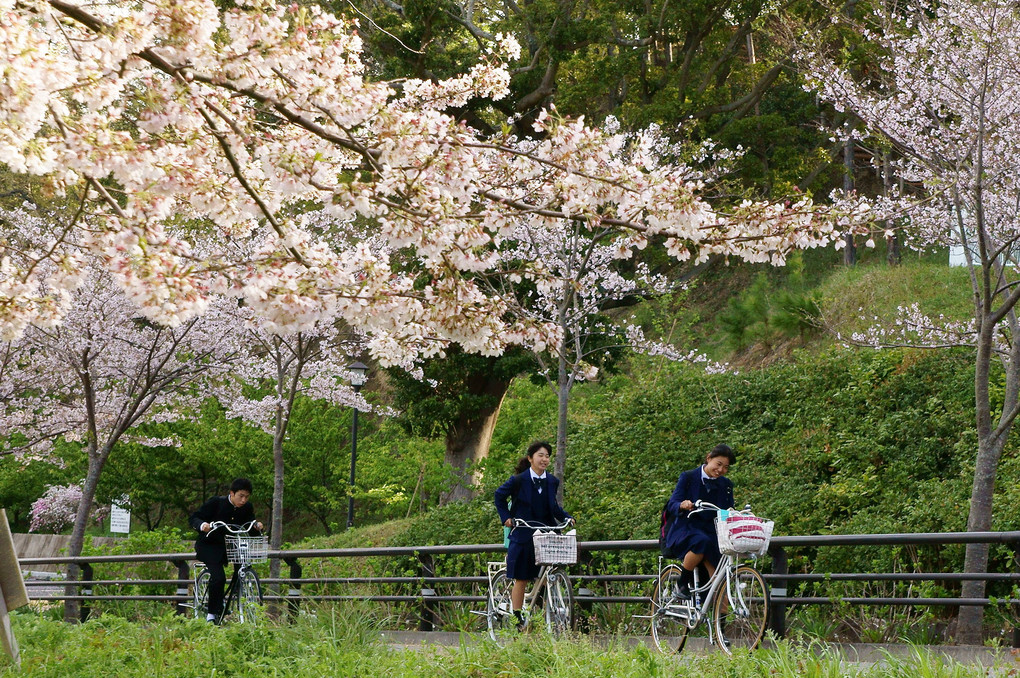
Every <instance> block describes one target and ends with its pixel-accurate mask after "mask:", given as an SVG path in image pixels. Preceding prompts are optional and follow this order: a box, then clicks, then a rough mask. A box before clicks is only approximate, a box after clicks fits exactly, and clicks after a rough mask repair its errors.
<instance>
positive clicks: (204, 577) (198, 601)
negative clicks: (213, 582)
mask: <svg viewBox="0 0 1020 678" xmlns="http://www.w3.org/2000/svg"><path fill="white" fill-rule="evenodd" d="M191 607H192V608H193V610H194V613H195V618H196V619H205V614H206V612H208V611H209V570H207V569H205V568H202V570H200V571H199V573H198V575H197V576H196V577H195V584H194V586H193V587H192V589H191Z"/></svg>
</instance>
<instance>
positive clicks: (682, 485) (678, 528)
mask: <svg viewBox="0 0 1020 678" xmlns="http://www.w3.org/2000/svg"><path fill="white" fill-rule="evenodd" d="M699 499H701V500H702V501H707V502H709V503H712V504H715V505H716V506H718V507H719V508H723V509H729V508H732V507H733V481H731V480H730V479H729V478H727V477H725V476H723V477H721V478H719V479H718V480H717V481H715V483H714V484H713V487H712V488H711V489H709V487H706V486H705V485H704V484H703V483H702V482H701V466H699V467H698V468H694V469H691V470H690V471H684V472H683V473H681V474H680V477H679V478H678V479H677V481H676V488H675V489H674V490H673V494H672V495H670V497H669V501H667V502H666V512H667V513H668V514H669V515H671V516H674V517H676V520H674V521H673V524H672V525H670V528H669V532H667V533H666V546H667V547H669V548H671V549H672V548H676V547H678V546H679V545H680V543H681V542H682V541H683V540H684V539H685V538H686V537H687V536H689V535H690V534H691V533H692V532H700V533H702V534H709V535H714V534H715V524H714V523H713V520H714V519H715V511H702V512H700V513H695V514H694V515H693V516H688V515H687V511H681V510H680V504H681V502H683V501H684V500H690V501H692V502H695V501H697V500H699Z"/></svg>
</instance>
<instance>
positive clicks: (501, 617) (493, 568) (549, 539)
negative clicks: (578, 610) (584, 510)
mask: <svg viewBox="0 0 1020 678" xmlns="http://www.w3.org/2000/svg"><path fill="white" fill-rule="evenodd" d="M572 524H573V523H572V521H569V520H568V521H567V522H564V523H562V524H560V525H541V524H538V523H529V522H527V521H526V520H520V519H515V520H514V526H515V527H528V528H532V529H534V530H535V536H534V540H535V564H536V565H540V566H541V567H540V568H539V571H538V577H536V578H535V583H534V584H533V585H532V587H531V591H530V592H528V593H527V594H526V595H525V596H524V607H523V608H522V610H521V613H522V616H523V617H524V626H525V628H527V627H529V626H530V625H531V620H532V610H534V609H536V608H537V607H539V606H542V607H543V609H544V612H545V624H546V628H547V629H548V630H549V632H550V633H552V634H560V633H564V632H566V631H568V630H570V628H571V625H572V623H573V618H574V591H573V589H572V588H571V585H570V576H569V575H568V574H567V571H566V569H565V566H567V565H573V564H575V563H576V562H577V535H576V534H574V533H573V532H571V533H569V534H563V530H565V529H566V528H568V527H570V526H571V525H572ZM488 578H489V591H488V597H487V600H486V606H485V613H484V614H485V616H486V619H487V621H488V628H489V636H490V637H491V638H492V639H493V640H498V639H499V637H500V635H501V634H503V633H505V632H506V630H508V629H513V628H515V627H516V626H517V623H518V621H517V617H516V616H515V615H514V613H513V610H512V608H511V604H510V592H511V590H512V589H513V586H514V580H513V579H510V578H509V577H507V572H506V562H498V563H497V562H492V563H489V564H488Z"/></svg>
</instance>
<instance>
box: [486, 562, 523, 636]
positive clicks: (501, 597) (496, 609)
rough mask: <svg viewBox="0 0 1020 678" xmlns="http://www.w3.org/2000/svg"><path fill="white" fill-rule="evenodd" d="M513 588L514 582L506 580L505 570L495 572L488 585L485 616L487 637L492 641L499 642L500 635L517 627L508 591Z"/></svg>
mask: <svg viewBox="0 0 1020 678" xmlns="http://www.w3.org/2000/svg"><path fill="white" fill-rule="evenodd" d="M513 587H514V582H513V580H512V579H508V578H507V576H506V570H500V571H499V572H497V573H496V575H495V576H494V577H493V578H492V582H491V583H490V585H489V597H488V600H487V601H486V603H485V616H486V618H487V621H488V625H489V637H490V638H492V639H493V640H499V636H500V634H503V633H506V632H507V630H508V629H512V628H514V627H515V626H516V625H517V617H515V616H514V613H513V608H512V606H511V604H510V591H511V590H512V589H513Z"/></svg>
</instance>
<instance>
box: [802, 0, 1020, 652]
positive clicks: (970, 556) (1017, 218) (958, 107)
mask: <svg viewBox="0 0 1020 678" xmlns="http://www.w3.org/2000/svg"><path fill="white" fill-rule="evenodd" d="M856 29H857V30H858V31H859V32H860V34H861V35H863V36H864V37H865V38H867V39H869V40H872V41H874V42H875V43H876V45H877V46H878V48H879V49H878V50H875V64H874V65H875V67H874V68H873V69H870V70H869V71H868V73H866V74H858V75H857V77H854V74H852V73H851V72H848V71H847V70H846V69H844V68H841V67H838V66H836V65H835V62H834V60H831V59H828V58H826V56H825V53H824V45H812V46H811V48H810V49H809V50H807V52H806V53H805V54H804V55H803V60H804V63H805V65H806V67H807V70H808V72H809V75H810V80H811V85H812V86H813V87H814V88H815V89H816V90H817V91H818V92H819V93H820V94H821V95H822V96H823V97H825V98H826V99H828V100H829V101H831V102H832V103H833V105H835V106H836V107H837V108H840V109H843V110H847V111H850V112H852V113H853V114H854V115H856V116H857V117H859V118H860V120H862V121H863V123H864V124H865V125H866V126H867V127H868V128H869V129H870V131H872V132H873V133H876V134H880V135H882V136H884V137H886V138H887V139H888V140H889V142H890V143H891V145H892V147H893V148H894V149H895V150H896V151H897V152H898V153H899V154H900V156H901V158H902V159H901V161H900V162H899V163H898V166H897V167H896V170H897V172H898V174H899V176H900V177H901V178H902V180H904V181H905V182H906V183H908V184H911V185H915V186H919V187H921V188H922V190H923V194H924V195H923V198H922V199H920V200H914V201H912V202H908V201H901V202H899V204H890V205H889V206H888V209H886V210H884V215H882V216H890V215H897V214H899V215H905V216H906V217H908V218H909V226H908V229H907V231H906V235H907V239H906V241H905V244H906V245H907V246H912V247H915V248H925V247H928V246H945V245H948V244H954V243H955V244H959V243H963V244H964V245H965V253H966V259H967V267H968V269H969V271H970V277H969V280H970V290H969V291H970V293H971V295H972V298H973V300H974V317H973V320H972V321H971V322H969V323H962V324H961V323H955V324H950V323H947V322H945V320H944V319H941V318H938V317H928V316H926V315H924V314H923V313H921V312H920V311H919V309H917V308H916V307H914V308H911V309H904V314H903V317H902V318H901V320H900V322H899V323H898V325H897V326H896V327H895V328H888V329H876V330H874V331H873V332H871V333H869V334H868V335H863V336H858V337H857V338H856V340H857V341H858V342H861V343H870V344H873V345H876V346H889V345H921V346H929V347H939V346H971V347H973V348H974V349H975V368H976V369H975V381H974V390H975V394H974V397H975V407H976V427H977V437H978V449H977V452H976V455H975V468H974V479H973V485H972V488H971V498H970V513H969V516H968V520H967V529H968V530H970V531H985V530H989V529H990V528H991V527H992V517H993V511H992V508H993V495H994V489H995V481H996V472H997V468H998V464H999V460H1000V458H1001V456H1002V452H1003V449H1004V447H1005V444H1006V441H1007V438H1008V436H1009V434H1010V432H1011V430H1012V428H1013V425H1014V422H1015V420H1016V417H1017V414H1018V413H1020V342H1017V341H1016V340H1015V339H1016V337H1017V336H1018V333H1020V323H1018V319H1017V313H1016V304H1017V301H1018V300H1020V278H1018V276H1017V266H1018V264H1020V260H1018V256H1017V254H1018V249H1017V245H1018V238H1020V165H1018V164H1017V148H1020V97H1018V96H1017V92H1018V91H1020V62H1018V55H1020V9H1018V7H1017V5H1016V3H1013V2H1008V1H1006V0H980V1H978V0H946V1H939V2H919V3H911V4H909V5H897V6H895V8H892V7H885V6H883V5H882V4H881V3H880V4H879V5H878V7H877V8H876V9H875V11H874V12H873V13H872V14H871V15H870V16H868V17H866V18H865V19H864V20H862V23H861V25H859V26H857V27H856ZM897 210H901V211H899V212H897ZM996 362H998V364H999V365H1000V366H1001V367H1002V369H1003V370H1004V374H1005V388H1004V389H997V388H994V387H993V384H992V382H993V379H992V376H993V368H994V367H995V365H994V364H995V363H996ZM987 565H988V547H987V545H984V544H969V545H968V546H967V549H966V556H965V565H964V569H965V570H966V571H967V572H971V573H982V572H986V571H987ZM961 595H962V596H963V597H964V598H982V597H984V595H985V582H984V581H981V580H975V581H965V582H964V583H963V588H962V593H961ZM982 615H983V608H982V607H980V606H964V607H961V609H960V614H959V625H958V634H957V638H956V640H957V641H958V642H962V643H980V639H981V620H982Z"/></svg>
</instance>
